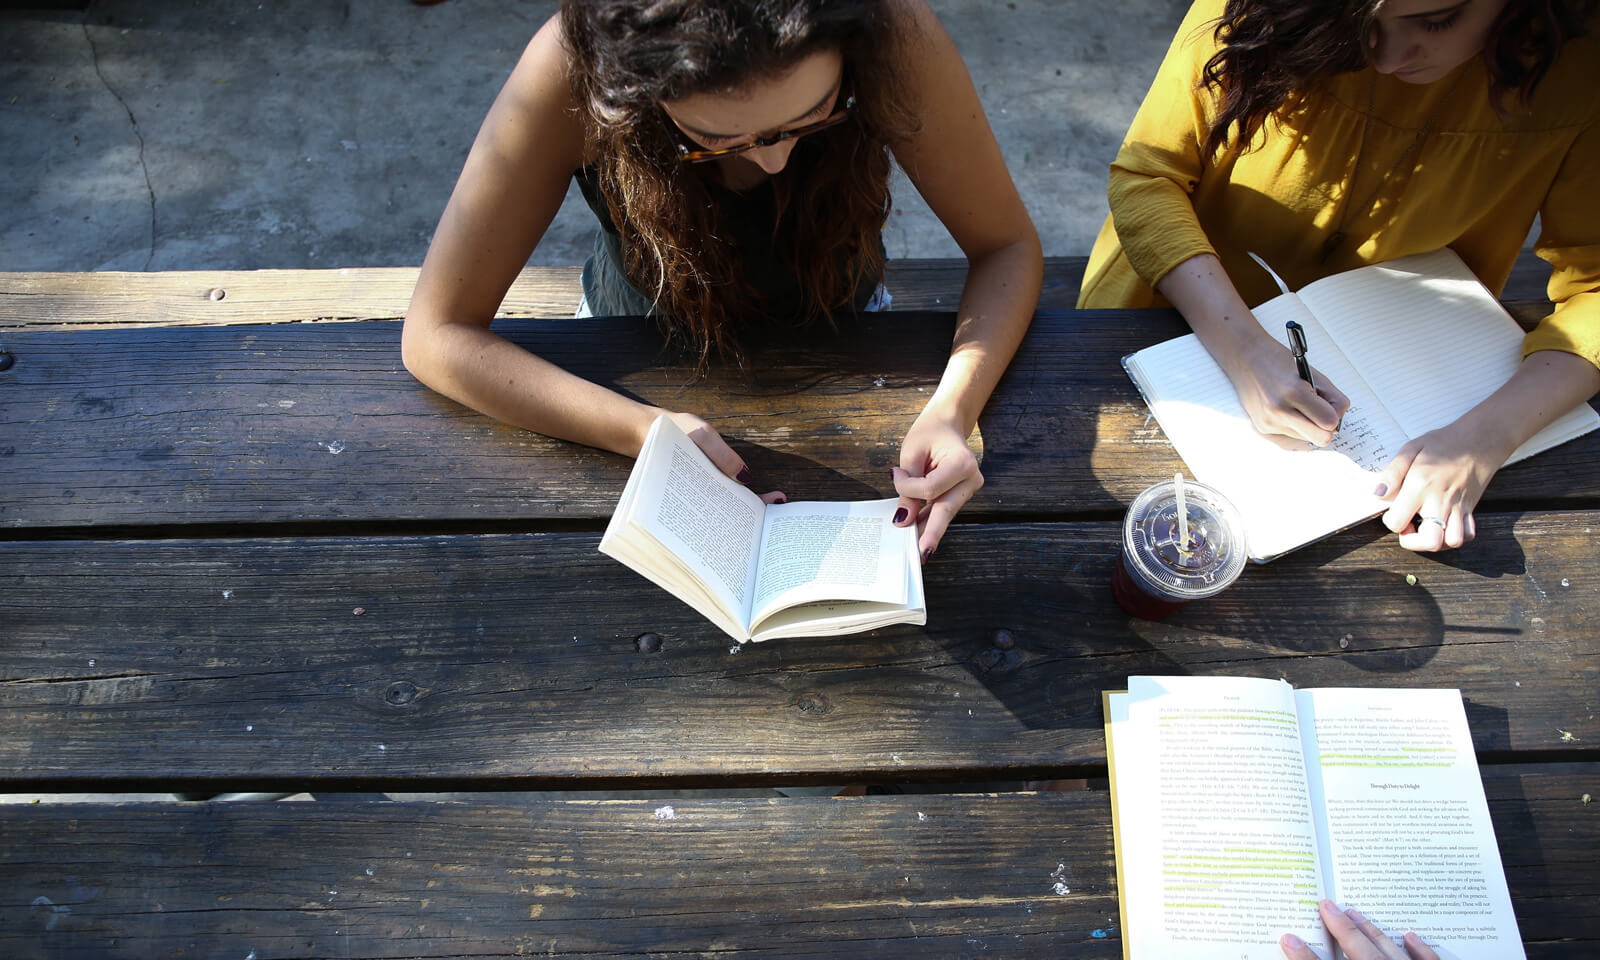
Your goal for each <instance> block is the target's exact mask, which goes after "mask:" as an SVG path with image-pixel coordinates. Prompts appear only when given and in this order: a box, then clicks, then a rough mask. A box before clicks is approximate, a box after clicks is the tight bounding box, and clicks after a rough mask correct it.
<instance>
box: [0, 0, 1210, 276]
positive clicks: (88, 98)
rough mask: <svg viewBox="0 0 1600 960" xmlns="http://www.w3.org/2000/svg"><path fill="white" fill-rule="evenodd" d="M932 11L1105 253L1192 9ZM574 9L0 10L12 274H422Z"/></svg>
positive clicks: (1066, 0)
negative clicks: (532, 48) (500, 124)
mask: <svg viewBox="0 0 1600 960" xmlns="http://www.w3.org/2000/svg"><path fill="white" fill-rule="evenodd" d="M931 2H932V5H933V7H934V9H935V10H936V11H937V12H938V14H939V16H940V18H941V19H942V20H943V21H944V24H945V27H946V29H948V30H949V32H950V34H951V35H952V36H953V37H954V39H955V42H956V44H957V46H958V47H960V49H961V52H962V54H963V55H964V57H965V58H966V61H967V65H968V67H969V69H970V70H971V72H972V75H973V78H974V80H975V82H976V84H977V87H978V91H979V93H980V94H981V96H982V98H983V102H984V106H985V108H986V109H987V111H988V115H989V121H990V123H991V125H992V126H993V127H994V130H995V134H996V136H997V137H998V139H999V141H1000V146H1001V148H1002V150H1003V151H1004V152H1005V156H1006V161H1007V163H1008V164H1009V166H1010V168H1011V173H1012V176H1013V177H1014V178H1015V179H1016V181H1017V185H1018V188H1019V189H1020V190H1021V192H1022V196H1023V199H1024V200H1025V201H1026V202H1027V204H1028V208H1029V210H1030V211H1031V212H1032V214H1033V218H1034V222H1035V223H1036V224H1037V225H1038V228H1039V233H1040V236H1041V238H1042V240H1043V242H1044V249H1045V253H1046V254H1047V255H1054V256H1067V255H1083V254H1086V253H1088V251H1089V247H1090V244H1091V243H1092V241H1093V239H1094V236H1095V233H1096V232H1097V231H1098V229H1099V226H1100V222H1101V220H1102V219H1103V218H1104V216H1105V209H1106V205H1105V179H1106V164H1107V163H1108V162H1109V160H1110V159H1111V157H1112V156H1113V154H1114V153H1115V151H1116V147H1117V144H1118V143H1119V142H1120V140H1121V137H1122V133H1123V131H1124V130H1125V129H1126V127H1127V124H1128V121H1129V119H1130V118H1131V117H1132V115H1133V112H1134V110H1135V109H1137V107H1138V104H1139V101H1140V99H1141V98H1142V97H1143V95H1144V91H1145V89H1146V87H1147V86H1148V85H1149V82H1150V78H1151V76H1153V74H1154V72H1155V68H1156V66H1157V64H1158V63H1159V62H1160V58H1161V55H1162V54H1163V53H1164V51H1165V49H1166V45H1167V43H1168V41H1169V39H1170V38H1171V35H1172V32H1173V30H1174V29H1175V27H1176V25H1177V23H1178V21H1179V20H1180V19H1181V17H1182V13H1183V11H1184V10H1185V9H1186V8H1187V6H1188V3H1187V0H1118V2H1114V3H1113V2H1090V0H1054V2H1052V0H1014V2H999V0H931ZM14 5H16V3H15V0H13V2H12V3H11V4H8V7H9V6H14ZM41 5H45V4H44V0H41ZM556 6H557V3H556V2H555V0H525V2H516V0H450V2H448V3H443V4H440V5H438V6H431V7H419V6H415V5H414V4H412V3H409V2H407V0H343V2H332V0H274V2H270V3H269V2H256V0H249V2H245V0H160V2H155V0H92V2H90V3H89V5H88V7H87V9H86V10H79V11H62V10H17V9H9V8H8V9H5V10H0V170H3V171H4V176H0V271H15V270H183V269H253V268H267V267H284V268H294V267H345V266H351V267H354V266H400V265H412V264H418V263H421V262H422V257H423V254H424V252H425V251H426V250H427V245H428V239H429V237H430V236H431V234H432V232H433V227H434V224H435V223H436V222H437V220H438V217H439V214H440V212H441V211H442V210H443V208H444V203H445V200H446V199H447V198H448V197H449V194H450V190H451V187H452V186H453V184H454V182H455V178H456V175H457V174H458V173H459V171H460V167H461V163H462V161H463V159H464V158H465V156H466V152H467V149H468V147H469V146H470V145H471V142H472V138H473V136H474V134H475V133H476V131H477V128H478V125H479V123H480V122H481V121H482V119H483V116H484V113H485V112H486V111H487V109H488V107H489V104H490V102H491V101H492V100H493V98H494V96H495V94H496V92H497V91H498V90H499V88H500V85H501V83H502V82H503V81H504V79H505V77H506V75H507V73H508V72H509V71H510V69H511V67H512V65H513V64H514V63H515V61H516V58H517V56H518V54H519V53H520V52H521V49H522V46H523V44H524V43H525V42H526V40H527V38H528V37H530V36H531V35H532V34H533V32H534V31H535V30H536V29H537V28H538V26H539V24H541V23H542V22H543V21H544V20H545V19H546V18H547V17H549V16H550V15H551V14H552V13H553V12H554V10H555V9H556ZM951 146H952V149H959V145H958V144H952V145H951ZM894 206H895V210H894V214H893V215H892V216H891V218H890V222H889V225H888V227H887V229H886V231H885V241H886V244H887V246H888V250H889V254H890V256H891V257H928V256H958V255H959V251H958V250H957V248H956V246H955V244H954V243H953V242H952V241H951V240H950V238H949V236H948V234H946V233H945V231H944V229H943V227H942V226H941V225H940V224H939V222H938V220H937V219H936V218H934V217H933V215H932V214H931V213H930V212H929V211H928V209H927V207H926V206H925V205H924V204H923V203H922V202H921V199H920V198H919V197H917V196H916V192H915V190H914V189H912V188H911V187H910V185H909V184H908V183H907V182H906V181H904V180H903V179H901V180H900V181H899V183H898V187H897V189H896V190H895V204H894ZM593 229H594V226H593V218H592V216H591V215H590V213H589V211H588V210H587V208H585V207H584V206H583V204H582V201H581V199H580V198H579V197H578V195H577V191H576V190H575V189H574V190H573V191H572V192H571V193H570V194H569V197H568V200H567V203H566V205H565V206H564V207H563V208H562V211H561V214H560V215H559V216H558V217H557V219H556V221H555V223H554V224H553V225H552V226H551V228H550V231H549V233H548V234H547V235H546V237H545V239H544V241H543V242H542V243H541V244H540V245H539V247H538V249H537V250H535V251H534V254H533V258H532V260H531V261H530V262H532V263H536V264H573V263H581V262H582V261H583V259H584V257H585V256H586V255H587V254H588V251H589V244H590V240H591V237H592V234H593Z"/></svg>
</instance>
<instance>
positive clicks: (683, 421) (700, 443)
mask: <svg viewBox="0 0 1600 960" xmlns="http://www.w3.org/2000/svg"><path fill="white" fill-rule="evenodd" d="M663 412H664V413H666V415H667V416H669V417H671V418H672V422H673V423H675V424H677V425H678V429H680V430H682V431H683V432H684V433H687V434H688V435H689V439H690V440H693V441H694V444H695V446H697V447H699V448H700V452H701V453H704V454H705V455H706V457H707V458H708V459H710V461H711V462H712V464H714V465H715V466H716V468H717V469H718V470H721V471H722V472H723V473H725V474H727V475H728V476H730V477H732V478H733V479H735V480H737V481H739V482H740V483H742V484H744V485H745V486H749V485H750V484H751V483H752V482H753V481H754V480H755V475H754V474H753V473H751V472H750V466H749V464H747V463H745V462H744V458H743V457H741V456H739V455H738V454H737V453H734V452H733V448H732V447H730V446H728V441H726V440H724V439H722V434H720V433H718V432H717V431H715V430H713V429H712V428H711V424H709V423H706V422H705V421H704V420H702V419H700V418H699V417H697V416H695V415H694V414H692V413H677V412H674V411H671V410H666V411H663ZM761 499H762V500H764V501H765V502H767V503H784V502H786V501H787V500H788V499H789V498H788V497H786V496H784V494H783V491H782V490H773V491H771V492H770V493H763V494H762V495H761Z"/></svg>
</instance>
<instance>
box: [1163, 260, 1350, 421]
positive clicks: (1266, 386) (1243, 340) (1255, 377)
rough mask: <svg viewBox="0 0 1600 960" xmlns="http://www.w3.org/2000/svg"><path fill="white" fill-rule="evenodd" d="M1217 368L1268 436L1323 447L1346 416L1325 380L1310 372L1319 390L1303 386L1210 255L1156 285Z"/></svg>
mask: <svg viewBox="0 0 1600 960" xmlns="http://www.w3.org/2000/svg"><path fill="white" fill-rule="evenodd" d="M1156 291H1157V292H1158V293H1160V294H1161V295H1162V296H1164V297H1166V298H1167V300H1168V302H1170V303H1171V304H1172V305H1173V306H1174V307H1177V308H1178V312H1180V313H1182V314H1183V317H1184V319H1185V320H1188V321H1189V326H1190V327H1192V328H1194V332H1195V334H1196V335H1197V336H1199V337H1200V342H1201V343H1203V344H1205V348H1206V350H1208V351H1210V353H1211V356H1212V357H1214V358H1215V359H1216V361H1217V365H1218V366H1220V367H1222V370H1223V372H1224V373H1226V374H1227V375H1228V379H1229V380H1231V381H1232V382H1233V389H1234V391H1235V392H1236V393H1238V394H1239V403H1240V404H1241V405H1242V406H1243V407H1244V410H1245V413H1247V414H1249V415H1250V422H1251V423H1253V424H1255V428H1256V429H1257V430H1259V431H1261V432H1262V433H1265V434H1269V435H1270V434H1281V435H1283V436H1286V437H1294V438H1296V439H1298V440H1304V441H1306V442H1307V443H1313V444H1316V445H1317V446H1319V447H1325V446H1327V445H1328V444H1329V443H1332V442H1333V435H1334V432H1335V431H1337V430H1338V429H1339V421H1340V420H1341V419H1342V418H1343V417H1344V413H1345V411H1346V410H1348V409H1350V398H1349V397H1346V396H1345V395H1344V393H1343V392H1341V391H1340V390H1339V388H1338V387H1336V386H1334V385H1333V383H1332V382H1330V381H1329V380H1328V378H1327V377H1325V376H1323V375H1322V374H1321V373H1319V372H1317V371H1316V370H1315V369H1313V371H1312V376H1313V377H1315V379H1316V381H1317V384H1318V388H1317V389H1316V390H1313V389H1311V385H1310V384H1308V383H1306V382H1305V381H1304V380H1301V379H1300V373H1299V371H1298V370H1297V369H1296V367H1295V362H1294V357H1293V356H1292V355H1291V354H1290V353H1289V348H1288V347H1285V346H1284V345H1283V344H1281V343H1279V342H1278V341H1276V340H1274V339H1272V337H1270V336H1268V335H1267V332H1266V331H1265V330H1263V329H1262V327H1261V324H1260V323H1259V322H1258V321H1257V320H1256V317H1255V314H1254V313H1253V312H1251V310H1250V308H1249V307H1248V306H1246V305H1245V302H1244V299H1243V298H1242V297H1240V296H1239V291H1238V290H1237V289H1236V288H1235V287H1234V285H1233V281H1232V280H1230V279H1228V275H1227V273H1226V272H1224V271H1223V269H1222V262H1221V261H1219V260H1218V259H1217V257H1216V255H1215V254H1211V253H1202V254H1199V255H1197V256H1193V257H1190V258H1189V259H1187V260H1185V261H1183V262H1182V263H1180V264H1178V266H1176V267H1174V268H1173V269H1172V270H1171V271H1170V272H1168V273H1167V275H1166V276H1165V277H1163V278H1161V280H1160V282H1158V283H1157V284H1156Z"/></svg>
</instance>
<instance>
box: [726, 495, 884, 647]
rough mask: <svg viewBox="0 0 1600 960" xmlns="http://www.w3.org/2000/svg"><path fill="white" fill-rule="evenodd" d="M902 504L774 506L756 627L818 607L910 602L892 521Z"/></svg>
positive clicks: (765, 534)
mask: <svg viewBox="0 0 1600 960" xmlns="http://www.w3.org/2000/svg"><path fill="white" fill-rule="evenodd" d="M899 505H900V501H899V500H897V499H894V498H890V499H886V500H863V501H859V502H855V503H818V502H795V503H775V504H773V505H772V506H770V507H768V508H767V511H766V518H765V522H764V525H763V529H762V531H761V555H760V563H759V569H758V571H757V579H756V583H755V590H754V597H755V599H754V602H753V603H752V604H751V610H752V613H751V617H750V620H751V622H752V623H759V622H760V621H761V620H763V619H764V618H766V617H767V616H769V615H770V614H771V613H772V612H773V611H774V610H778V609H780V608H782V607H786V606H792V605H795V604H800V603H808V602H811V601H815V600H872V601H878V602H880V603H893V604H896V605H901V604H904V603H905V602H906V563H905V552H906V551H905V543H906V538H907V537H908V536H909V537H911V538H912V539H913V540H914V539H915V537H916V528H915V527H896V526H895V525H894V524H893V523H892V522H891V521H892V520H893V518H894V513H895V510H896V509H898V508H899Z"/></svg>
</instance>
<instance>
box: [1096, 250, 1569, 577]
mask: <svg viewBox="0 0 1600 960" xmlns="http://www.w3.org/2000/svg"><path fill="white" fill-rule="evenodd" d="M1263 266H1265V264H1263ZM1269 272H1270V271H1269ZM1273 279H1274V280H1277V279H1278V278H1277V276H1276V275H1274V276H1273ZM1278 285H1279V287H1280V288H1282V289H1283V290H1284V292H1283V294H1282V295H1281V296H1278V297H1274V298H1273V299H1271V300H1268V301H1267V302H1266V303H1263V304H1261V305H1260V306H1258V307H1256V308H1255V309H1254V313H1255V316H1256V319H1257V320H1258V321H1259V322H1260V323H1261V326H1262V328H1263V329H1265V330H1266V331H1267V333H1268V334H1270V335H1271V336H1272V337H1273V338H1274V339H1276V340H1278V341H1279V342H1280V343H1283V344H1284V345H1285V346H1287V345H1288V338H1287V334H1286V333H1285V331H1284V324H1285V323H1286V322H1287V321H1290V320H1294V321H1297V322H1298V323H1299V324H1300V325H1301V326H1303V327H1304V328H1305V334H1306V343H1307V349H1306V357H1307V359H1309V360H1310V361H1311V364H1312V366H1314V367H1316V368H1317V370H1318V371H1320V373H1321V374H1322V376H1324V377H1326V378H1328V379H1329V380H1331V381H1332V382H1333V384H1334V385H1335V386H1337V387H1338V388H1339V389H1340V390H1343V391H1344V393H1345V395H1346V396H1348V397H1349V398H1350V410H1349V412H1347V413H1346V414H1345V416H1344V421H1343V423H1342V424H1341V425H1340V429H1339V433H1338V436H1337V437H1336V438H1335V439H1334V442H1333V443H1332V444H1330V445H1329V446H1327V447H1325V448H1317V447H1314V446H1312V445H1311V444H1308V443H1304V442H1301V441H1298V440H1289V439H1287V438H1284V437H1266V436H1263V435H1262V434H1260V433H1258V432H1256V430H1255V427H1254V426H1253V425H1252V424H1251V423H1250V418H1249V416H1248V415H1247V414H1246V413H1245V411H1244V407H1242V406H1241V405H1240V403H1239V397H1238V394H1237V393H1235V392H1234V389H1233V384H1232V383H1231V382H1230V381H1229V380H1228V377H1227V375H1226V374H1224V373H1223V372H1222V368H1221V367H1219V366H1217V362H1216V361H1215V360H1213V359H1212V358H1211V354H1210V353H1208V352H1207V351H1206V348H1205V347H1204V346H1203V345H1202V344H1201V343H1200V340H1199V338H1198V337H1196V336H1195V335H1193V334H1190V335H1188V336H1184V337H1179V338H1177V339H1175V340H1169V341H1167V342H1165V343H1160V344H1157V345H1155V346H1153V347H1147V348H1146V349H1143V350H1140V351H1138V352H1136V353H1133V354H1130V355H1128V356H1127V357H1124V358H1123V361H1122V363H1123V367H1124V368H1126V369H1127V371H1128V375H1129V376H1130V377H1132V378H1133V382H1134V383H1135V384H1137V385H1138V387H1139V391H1140V392H1141V393H1142V394H1144V398H1145V402H1146V403H1148V404H1149V405H1150V410H1151V412H1152V413H1154V414H1155V417H1156V420H1158V421H1159V422H1160V423H1161V429H1162V430H1163V431H1165V432H1166V435H1167V437H1168V439H1170V440H1171V441H1172V445H1173V446H1174V447H1176V448H1177V451H1178V455H1179V456H1181V457H1182V458H1183V460H1184V463H1186V464H1187V465H1188V467H1189V470H1190V472H1191V473H1193V474H1194V476H1195V478H1196V479H1198V480H1200V481H1202V482H1204V483H1208V484H1210V485H1211V486H1213V487H1215V488H1217V489H1218V490H1220V491H1222V493H1223V495H1224V496H1226V497H1227V498H1228V499H1229V500H1231V501H1233V503H1234V505H1235V506H1237V507H1238V508H1239V510H1240V512H1241V513H1243V514H1244V518H1245V541H1246V543H1247V544H1248V545H1249V550H1250V557H1251V559H1253V560H1255V561H1257V562H1265V561H1267V560H1270V559H1272V558H1274V557H1278V556H1281V555H1283V554H1285V553H1288V552H1289V551H1291V550H1294V549H1296V548H1298V547H1302V546H1304V545H1306V544H1307V543H1310V542H1312V541H1314V540H1318V539H1321V538H1322V537H1325V536H1327V535H1329V534H1331V533H1335V532H1337V531H1339V530H1342V529H1344V528H1345V527H1348V526H1351V525H1353V524H1356V523H1359V522H1361V521H1362V520H1365V519H1367V518H1369V517H1374V516H1377V515H1378V514H1380V513H1382V512H1383V511H1384V510H1386V509H1388V503H1387V502H1385V501H1383V500H1380V499H1378V498H1377V497H1376V496H1374V495H1373V492H1372V491H1373V489H1374V488H1375V487H1376V486H1377V483H1378V474H1379V473H1381V472H1382V470H1383V468H1384V467H1385V466H1386V465H1387V464H1388V462H1389V461H1390V460H1391V459H1392V458H1393V457H1394V455H1395V454H1396V453H1398V452H1399V451H1400V448H1401V447H1402V446H1404V445H1405V443H1406V441H1407V440H1409V439H1411V438H1412V437H1417V436H1420V435H1422V434H1424V433H1427V432H1428V431H1430V430H1434V429H1437V428H1439V427H1442V426H1445V425H1446V424H1449V423H1451V422H1452V421H1454V420H1456V419H1457V418H1459V417H1460V416H1461V415H1462V414H1464V413H1466V412H1467V411H1469V410H1471V409H1472V408H1473V407H1475V406H1477V405H1478V404H1479V403H1480V402H1482V401H1483V400H1484V399H1485V398H1487V397H1488V396H1489V394H1491V393H1493V392H1494V391H1495V390H1497V389H1499V387H1500V386H1501V385H1502V384H1504V383H1505V382H1506V381H1507V380H1509V379H1511V376H1512V374H1514V373H1516V371H1517V366H1518V364H1520V363H1521V361H1522V337H1523V333H1522V328H1521V327H1519V326H1517V322H1516V321H1515V320H1513V319H1512V318H1511V316H1510V315H1509V314H1507V313H1506V312H1505V310H1504V309H1503V308H1502V307H1501V306H1500V304H1499V302H1498V301H1496V300H1495V298H1494V297H1493V295H1491V294H1490V293H1489V291H1488V290H1487V289H1485V288H1484V286H1483V284H1481V283H1479V282H1478V279H1477V277H1475V276H1474V275H1473V274H1472V271H1470V270H1468V269H1467V266H1466V264H1464V263H1462V262H1461V258H1459V257H1457V256H1456V254H1455V252H1454V251H1452V250H1450V249H1449V248H1445V249H1442V250H1436V251H1434V252H1433V253H1427V254H1419V255H1417V256H1413V257H1404V258H1401V259H1399V260H1391V261H1389V262H1388V263H1381V264H1373V265H1371V266H1366V267H1360V268H1358V269H1355V270H1350V271H1347V272H1345V273H1340V274H1335V275H1333V276H1331V277H1323V278H1322V279H1321V280H1318V281H1316V282H1314V283H1310V284H1307V285H1306V286H1305V287H1303V288H1302V289H1301V290H1300V291H1299V292H1298V293H1290V292H1289V290H1288V288H1287V287H1285V286H1284V284H1283V281H1282V280H1278ZM1596 427H1600V415H1597V414H1596V413H1595V411H1594V410H1593V409H1591V408H1590V407H1589V405H1588V404H1579V405H1578V406H1577V407H1575V408H1573V409H1572V410H1571V411H1569V412H1567V413H1565V414H1563V415H1561V416H1560V417H1558V418H1557V419H1556V420H1555V421H1554V422H1553V423H1551V424H1550V425H1549V426H1547V427H1545V428H1544V429H1543V430H1541V431H1540V432H1539V433H1537V434H1535V435H1534V436H1533V437H1532V438H1531V439H1529V440H1528V442H1527V443H1524V444H1523V445H1522V446H1521V447H1519V448H1518V449H1517V450H1516V451H1515V452H1514V453H1512V455H1511V456H1510V457H1509V458H1508V459H1507V460H1506V463H1514V462H1516V461H1518V460H1521V459H1524V458H1525V457H1530V456H1532V455H1534V454H1535V453H1539V452H1540V451H1542V450H1547V449H1549V448H1550V447H1553V446H1555V445H1557V444H1559V443H1564V442H1566V441H1568V440H1571V439H1572V438H1574V437H1577V436H1580V435H1582V434H1585V433H1587V432H1589V431H1590V430H1593V429H1595V428H1596Z"/></svg>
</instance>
